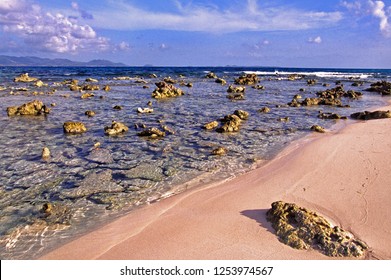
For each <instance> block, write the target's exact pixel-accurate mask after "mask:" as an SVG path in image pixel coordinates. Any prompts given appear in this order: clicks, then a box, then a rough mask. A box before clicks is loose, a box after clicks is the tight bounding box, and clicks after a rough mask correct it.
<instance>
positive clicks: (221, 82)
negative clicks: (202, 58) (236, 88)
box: [215, 78, 227, 85]
mask: <svg viewBox="0 0 391 280" xmlns="http://www.w3.org/2000/svg"><path fill="white" fill-rule="evenodd" d="M215 82H216V83H218V84H221V85H225V84H226V83H227V81H226V80H224V79H222V78H217V79H216V80H215Z"/></svg>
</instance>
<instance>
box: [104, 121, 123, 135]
mask: <svg viewBox="0 0 391 280" xmlns="http://www.w3.org/2000/svg"><path fill="white" fill-rule="evenodd" d="M128 130H129V128H128V127H127V126H126V125H124V124H123V123H120V122H116V121H113V122H112V124H111V126H106V127H105V128H104V131H105V134H106V135H118V134H121V133H124V132H126V131H128Z"/></svg>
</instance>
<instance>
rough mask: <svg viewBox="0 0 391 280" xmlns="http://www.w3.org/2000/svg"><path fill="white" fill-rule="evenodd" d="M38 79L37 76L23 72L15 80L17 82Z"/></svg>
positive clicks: (28, 81)
mask: <svg viewBox="0 0 391 280" xmlns="http://www.w3.org/2000/svg"><path fill="white" fill-rule="evenodd" d="M35 81H38V79H37V78H33V77H30V76H29V74H28V73H24V74H21V75H20V76H18V77H16V78H15V79H14V82H17V83H30V82H35Z"/></svg>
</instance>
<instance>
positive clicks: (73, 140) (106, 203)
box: [0, 67, 391, 259]
mask: <svg viewBox="0 0 391 280" xmlns="http://www.w3.org/2000/svg"><path fill="white" fill-rule="evenodd" d="M209 71H212V72H214V73H215V74H216V75H217V76H218V77H220V78H224V79H225V80H226V81H227V84H226V85H224V86H222V85H221V84H218V83H215V80H214V79H207V78H205V75H206V74H207V73H208V72H209ZM25 72H28V73H29V75H30V76H31V77H37V78H39V79H40V80H42V81H43V82H44V83H46V84H48V86H45V87H42V88H37V87H35V86H34V85H33V84H32V83H29V84H24V83H15V82H13V78H14V77H16V76H18V75H20V74H21V73H25ZM244 73H255V74H257V75H258V77H259V78H260V85H262V86H264V88H265V89H263V90H259V89H254V88H252V87H251V86H246V91H245V92H246V93H245V99H244V100H235V101H232V100H229V99H228V98H227V95H228V94H227V88H228V85H230V84H233V83H234V79H235V78H237V77H239V76H241V75H243V74H244ZM293 73H296V74H298V75H301V76H300V77H301V78H300V79H296V80H293V81H291V80H289V79H288V77H289V75H291V74H293ZM151 74H154V76H151ZM122 76H128V77H130V78H131V79H129V80H118V79H116V78H118V77H122ZM165 77H171V78H173V79H175V80H177V81H178V83H177V84H175V86H176V87H179V88H181V89H182V90H183V91H184V92H185V95H183V96H180V97H176V98H171V99H167V100H156V99H153V98H152V97H151V94H152V91H153V90H154V89H155V83H156V82H159V81H161V80H163V78H165ZM390 77H391V71H390V70H370V69H366V70H362V69H343V70H341V69H289V68H281V69H278V68H232V67H220V68H193V67H191V68H186V67H182V68H153V67H152V68H146V67H144V68H80V67H70V68H56V67H37V68H31V67H8V68H7V67H3V68H0V89H2V90H0V100H1V102H0V131H1V135H0V150H1V151H2V152H1V154H0V164H1V166H2V167H1V169H0V210H1V211H0V213H1V214H0V236H1V237H0V243H1V245H2V246H1V248H0V257H1V259H30V258H36V257H38V256H39V255H41V254H43V253H44V252H46V251H47V250H49V249H50V248H52V247H53V246H58V245H59V244H61V243H62V242H66V241H67V240H69V239H70V238H74V237H75V236H77V235H79V234H82V233H83V232H86V231H87V230H89V229H91V228H92V227H95V226H97V225H98V224H101V223H104V222H107V221H108V220H110V219H112V218H113V217H116V216H118V215H121V214H123V213H126V212H128V211H131V210H132V209H134V207H138V206H140V205H143V204H145V203H151V202H154V201H156V200H159V199H162V198H164V197H166V196H169V195H172V194H173V193H177V192H180V191H184V190H186V189H187V188H190V187H192V186H195V185H197V184H205V183H208V182H214V181H221V180H224V179H227V178H230V177H233V176H237V175H239V174H242V173H244V172H246V171H248V170H250V169H251V168H254V167H255V166H258V165H260V164H262V162H264V161H267V160H270V159H272V158H273V157H274V156H275V155H276V154H277V153H278V152H279V151H281V149H283V148H284V147H286V146H287V145H288V144H289V143H291V142H292V141H293V140H296V139H299V138H300V137H303V136H305V135H307V134H308V133H311V131H310V127H311V126H312V125H314V124H318V125H321V126H324V127H326V128H329V127H331V126H332V125H333V124H335V123H336V121H335V120H322V119H319V118H318V114H319V111H323V112H332V113H339V114H341V115H343V116H349V115H350V114H351V113H354V112H357V111H363V110H365V109H366V108H371V107H376V106H380V105H382V104H383V103H384V98H383V97H381V96H379V95H378V94H376V93H370V92H366V91H365V89H366V88H368V87H369V86H370V84H371V83H372V82H376V81H379V80H389V79H390ZM86 78H94V79H97V80H98V82H97V83H93V84H97V85H99V86H100V88H102V87H103V86H104V85H109V86H110V87H111V90H110V91H107V92H106V91H103V90H96V91H94V95H95V96H93V97H91V98H87V99H81V93H80V92H71V91H70V90H69V88H68V87H67V86H65V85H62V84H61V82H62V81H64V80H66V79H77V80H79V84H91V83H87V82H85V80H86ZM308 79H316V80H317V83H316V85H313V86H309V85H307V80H308ZM337 81H340V82H341V83H342V84H343V85H344V88H345V90H350V89H352V90H355V91H360V92H362V93H363V94H364V95H363V96H362V97H361V98H360V99H358V100H352V99H348V98H343V100H342V101H343V104H344V105H349V106H350V107H349V108H346V107H344V108H341V107H331V106H313V107H298V108H295V107H289V106H287V103H288V102H290V101H291V100H292V98H293V96H294V95H296V94H300V95H301V96H302V98H303V99H304V98H306V97H315V96H316V92H318V91H322V90H325V89H330V88H333V87H335V84H336V82H337ZM354 81H360V82H362V85H360V86H358V87H357V86H352V83H353V82H354ZM188 83H192V85H193V86H192V87H187V86H186V84H188ZM325 84H328V85H325ZM20 88H25V90H27V91H20ZM53 89H55V90H56V91H55V92H54V93H52V90H53ZM300 89H304V91H300ZM34 92H36V94H34ZM49 93H50V94H49ZM32 100H41V101H42V102H43V103H44V104H46V105H48V106H49V107H50V104H53V105H54V104H55V106H51V112H50V114H48V115H47V116H35V117H26V116H15V117H8V116H7V113H6V108H7V107H9V106H20V105H22V104H23V103H26V102H29V101H32ZM149 101H151V102H152V106H151V107H152V108H153V110H154V111H153V113H150V114H140V113H137V108H139V107H140V108H146V107H148V105H147V103H148V102H149ZM116 105H120V106H122V110H115V109H113V107H114V106H116ZM265 106H267V107H269V108H270V109H271V111H270V112H269V113H267V114H265V113H260V112H259V109H261V108H262V107H265ZM238 109H240V110H245V111H247V112H248V113H249V115H250V116H249V118H248V120H245V121H242V125H241V127H240V131H239V132H236V133H227V134H226V133H217V132H216V131H214V130H212V131H206V130H204V129H203V128H202V126H203V125H204V124H206V123H208V122H211V121H214V120H219V119H221V118H223V117H224V116H226V115H228V114H232V113H233V112H234V111H235V110H238ZM87 110H93V111H95V112H96V115H95V116H94V117H91V118H89V117H87V116H86V115H85V114H84V112H85V111H87ZM280 118H289V121H279V120H278V119H280ZM113 120H115V121H118V122H122V123H124V124H126V125H127V126H128V127H129V131H128V132H126V133H124V134H122V135H120V136H107V135H105V134H104V127H105V126H109V125H110V124H111V122H112V121H113ZM65 121H79V122H83V123H84V124H85V125H86V127H87V132H86V133H83V134H81V135H66V134H64V132H63V128H62V125H63V123H64V122H65ZM338 121H339V122H343V121H344V120H338ZM143 126H145V127H157V128H159V129H162V130H163V129H164V127H165V128H166V130H167V132H166V136H165V137H164V138H162V139H146V138H144V137H139V136H138V135H137V134H138V133H139V132H140V131H141V130H142V129H141V127H143ZM97 143H99V146H97V145H98V144H97ZM221 146H223V147H224V148H225V149H226V150H227V153H226V155H224V156H216V155H213V154H212V151H213V150H214V149H216V148H218V147H221ZM43 147H48V148H49V149H50V151H51V156H50V158H49V159H48V160H43V159H42V157H41V153H42V149H43ZM48 204H49V205H50V207H52V208H53V212H51V213H52V214H51V215H47V214H45V212H44V210H43V209H45V207H47V205H48Z"/></svg>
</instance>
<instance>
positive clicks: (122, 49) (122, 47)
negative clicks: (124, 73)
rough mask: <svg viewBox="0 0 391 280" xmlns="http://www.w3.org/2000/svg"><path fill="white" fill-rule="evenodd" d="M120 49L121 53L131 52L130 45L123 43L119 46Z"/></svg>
mask: <svg viewBox="0 0 391 280" xmlns="http://www.w3.org/2000/svg"><path fill="white" fill-rule="evenodd" d="M118 49H119V50H120V51H130V49H131V47H130V45H129V44H128V43H126V42H124V41H122V42H121V43H119V44H118Z"/></svg>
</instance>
